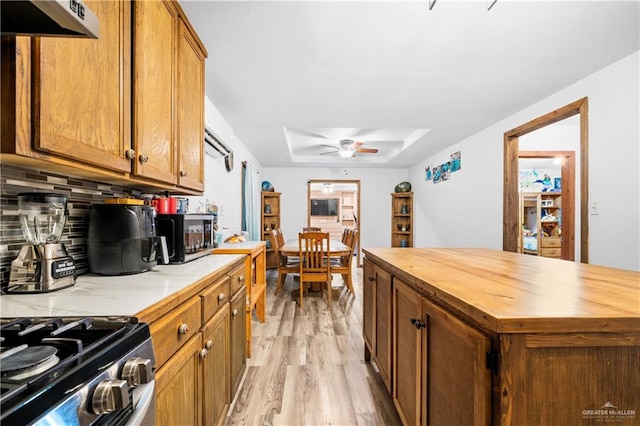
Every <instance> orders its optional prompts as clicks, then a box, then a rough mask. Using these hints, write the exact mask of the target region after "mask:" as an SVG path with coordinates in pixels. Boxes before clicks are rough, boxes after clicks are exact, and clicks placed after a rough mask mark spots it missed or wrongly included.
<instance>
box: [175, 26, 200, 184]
mask: <svg viewBox="0 0 640 426" xmlns="http://www.w3.org/2000/svg"><path fill="white" fill-rule="evenodd" d="M178 33H179V37H178V86H177V93H176V95H177V105H176V106H177V108H176V114H177V123H178V143H177V146H178V151H179V152H180V154H179V167H178V184H179V185H180V186H183V187H186V188H190V189H194V190H198V191H202V190H204V59H205V55H204V53H203V52H202V50H201V49H200V47H199V46H198V43H197V41H196V39H195V37H194V36H193V34H192V33H191V32H190V31H189V29H188V27H187V25H186V24H185V23H184V22H183V21H182V19H181V20H180V21H179V30H178Z"/></svg>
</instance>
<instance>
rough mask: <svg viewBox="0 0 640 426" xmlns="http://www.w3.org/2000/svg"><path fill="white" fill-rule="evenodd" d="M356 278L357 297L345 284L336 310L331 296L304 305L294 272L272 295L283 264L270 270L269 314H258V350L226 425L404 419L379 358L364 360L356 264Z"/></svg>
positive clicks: (249, 362)
mask: <svg viewBox="0 0 640 426" xmlns="http://www.w3.org/2000/svg"><path fill="white" fill-rule="evenodd" d="M355 263H356V262H354V264H355ZM335 277H336V278H334V286H337V285H338V284H341V278H340V277H339V276H335ZM353 277H354V287H355V291H356V297H355V298H354V297H353V296H351V295H350V294H349V293H348V292H347V291H346V290H344V289H343V290H342V291H341V293H340V298H339V299H338V300H337V301H336V300H335V299H334V301H333V303H332V304H331V310H329V309H328V308H327V305H326V296H324V297H321V296H309V297H306V298H305V303H304V308H303V309H300V308H299V307H298V304H297V303H296V299H295V298H293V297H292V295H291V290H293V289H295V288H297V287H298V283H297V282H296V281H294V280H293V277H292V276H289V277H287V280H286V282H285V288H284V291H281V292H280V294H278V296H274V294H273V292H274V289H275V282H276V278H277V271H275V270H268V271H267V321H266V323H264V324H261V323H259V322H257V321H256V320H255V317H254V321H253V331H252V357H251V358H249V359H247V370H246V372H245V375H244V378H243V381H242V383H241V385H240V390H239V392H238V394H237V396H236V399H235V400H234V401H233V402H232V405H231V408H230V410H229V415H228V417H227V422H226V423H227V424H228V425H343V426H349V425H385V426H386V425H400V424H401V422H400V419H399V418H398V415H397V413H396V411H395V408H394V407H393V402H392V401H391V397H390V396H389V394H388V393H387V391H386V388H385V387H384V384H383V383H382V380H381V378H380V375H379V374H378V372H377V371H376V370H375V365H374V364H372V363H365V362H364V341H363V339H362V269H361V268H357V267H355V265H354V275H353ZM336 302H337V303H336Z"/></svg>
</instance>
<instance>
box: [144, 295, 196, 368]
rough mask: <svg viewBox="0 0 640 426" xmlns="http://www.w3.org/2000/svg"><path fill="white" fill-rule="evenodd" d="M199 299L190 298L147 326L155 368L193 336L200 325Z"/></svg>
mask: <svg viewBox="0 0 640 426" xmlns="http://www.w3.org/2000/svg"><path fill="white" fill-rule="evenodd" d="M200 321H201V315H200V299H199V298H198V297H192V298H191V299H189V300H187V301H186V302H184V303H183V304H182V305H180V306H179V307H177V308H176V309H174V310H173V311H172V312H171V313H169V314H168V315H166V316H164V317H161V318H160V319H159V320H157V321H154V322H152V323H151V324H150V325H149V328H150V330H151V338H152V341H153V352H154V354H155V356H156V368H160V367H161V366H162V365H163V364H164V363H165V362H166V361H167V360H168V359H169V358H170V357H171V356H172V355H173V354H174V353H176V351H177V350H178V349H180V347H181V346H182V345H183V344H184V343H185V342H186V341H187V340H189V339H190V338H191V336H194V335H195V334H196V333H197V332H198V330H199V329H200V326H201V325H202V323H201V322H200Z"/></svg>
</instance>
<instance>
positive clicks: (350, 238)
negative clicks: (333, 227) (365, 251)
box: [331, 228, 358, 296]
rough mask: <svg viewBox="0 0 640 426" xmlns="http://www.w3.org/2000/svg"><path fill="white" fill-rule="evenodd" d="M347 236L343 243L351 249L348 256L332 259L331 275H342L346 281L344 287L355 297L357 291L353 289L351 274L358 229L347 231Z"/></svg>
mask: <svg viewBox="0 0 640 426" xmlns="http://www.w3.org/2000/svg"><path fill="white" fill-rule="evenodd" d="M345 233H346V236H345V238H343V240H342V242H343V243H344V245H346V246H348V247H350V248H351V250H350V251H349V254H348V255H345V256H340V257H339V258H332V260H331V273H332V274H340V275H342V280H343V281H344V285H345V286H346V287H347V289H349V291H350V292H351V294H353V295H354V296H355V291H354V289H353V276H352V273H351V265H352V263H353V249H354V248H355V243H356V241H357V239H358V238H357V237H358V230H357V229H349V228H347V229H345Z"/></svg>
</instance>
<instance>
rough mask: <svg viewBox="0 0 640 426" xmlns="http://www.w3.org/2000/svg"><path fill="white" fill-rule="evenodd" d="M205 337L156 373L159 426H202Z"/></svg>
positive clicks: (182, 351) (187, 347)
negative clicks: (202, 369)
mask: <svg viewBox="0 0 640 426" xmlns="http://www.w3.org/2000/svg"><path fill="white" fill-rule="evenodd" d="M200 349H202V335H201V333H198V334H197V335H196V336H195V337H193V338H192V339H191V340H189V342H188V343H186V344H185V345H184V346H183V347H182V348H181V349H180V350H179V351H178V352H177V353H176V354H175V355H174V356H173V357H172V358H171V359H170V360H169V361H168V362H167V363H166V364H164V365H163V366H162V368H160V369H159V370H158V371H157V373H156V420H155V421H156V424H157V425H181V424H185V425H187V424H188V425H199V424H202V421H201V419H202V409H200V407H201V402H200V398H202V391H201V387H202V373H201V368H202V366H201V358H200Z"/></svg>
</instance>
